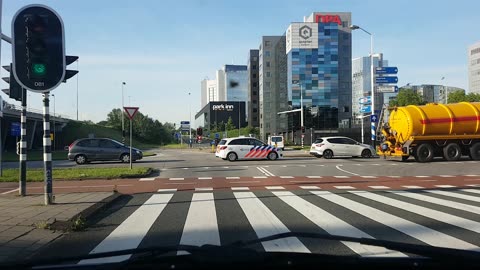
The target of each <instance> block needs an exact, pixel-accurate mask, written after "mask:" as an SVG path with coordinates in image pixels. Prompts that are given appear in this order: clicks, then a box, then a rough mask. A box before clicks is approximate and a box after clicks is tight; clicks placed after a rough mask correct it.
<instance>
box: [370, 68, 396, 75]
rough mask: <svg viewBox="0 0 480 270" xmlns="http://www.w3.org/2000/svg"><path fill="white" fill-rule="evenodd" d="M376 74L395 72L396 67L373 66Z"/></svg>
mask: <svg viewBox="0 0 480 270" xmlns="http://www.w3.org/2000/svg"><path fill="white" fill-rule="evenodd" d="M375 73H376V74H397V73H398V68H397V67H377V68H375Z"/></svg>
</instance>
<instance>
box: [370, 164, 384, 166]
mask: <svg viewBox="0 0 480 270" xmlns="http://www.w3.org/2000/svg"><path fill="white" fill-rule="evenodd" d="M372 165H373V166H380V165H382V164H372Z"/></svg>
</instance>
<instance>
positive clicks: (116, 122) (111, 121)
mask: <svg viewBox="0 0 480 270" xmlns="http://www.w3.org/2000/svg"><path fill="white" fill-rule="evenodd" d="M127 119H128V118H127ZM107 126H109V127H111V128H114V129H118V130H122V111H121V110H120V109H113V110H112V111H111V112H109V113H108V114H107Z"/></svg>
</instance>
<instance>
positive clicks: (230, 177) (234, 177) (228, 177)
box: [225, 176, 240, 180]
mask: <svg viewBox="0 0 480 270" xmlns="http://www.w3.org/2000/svg"><path fill="white" fill-rule="evenodd" d="M225 179H227V180H233V179H240V177H238V176H227V177H225Z"/></svg>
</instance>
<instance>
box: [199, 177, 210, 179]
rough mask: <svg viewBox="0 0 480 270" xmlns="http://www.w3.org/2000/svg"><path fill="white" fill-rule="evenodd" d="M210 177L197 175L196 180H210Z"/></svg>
mask: <svg viewBox="0 0 480 270" xmlns="http://www.w3.org/2000/svg"><path fill="white" fill-rule="evenodd" d="M211 179H212V177H198V180H211Z"/></svg>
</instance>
